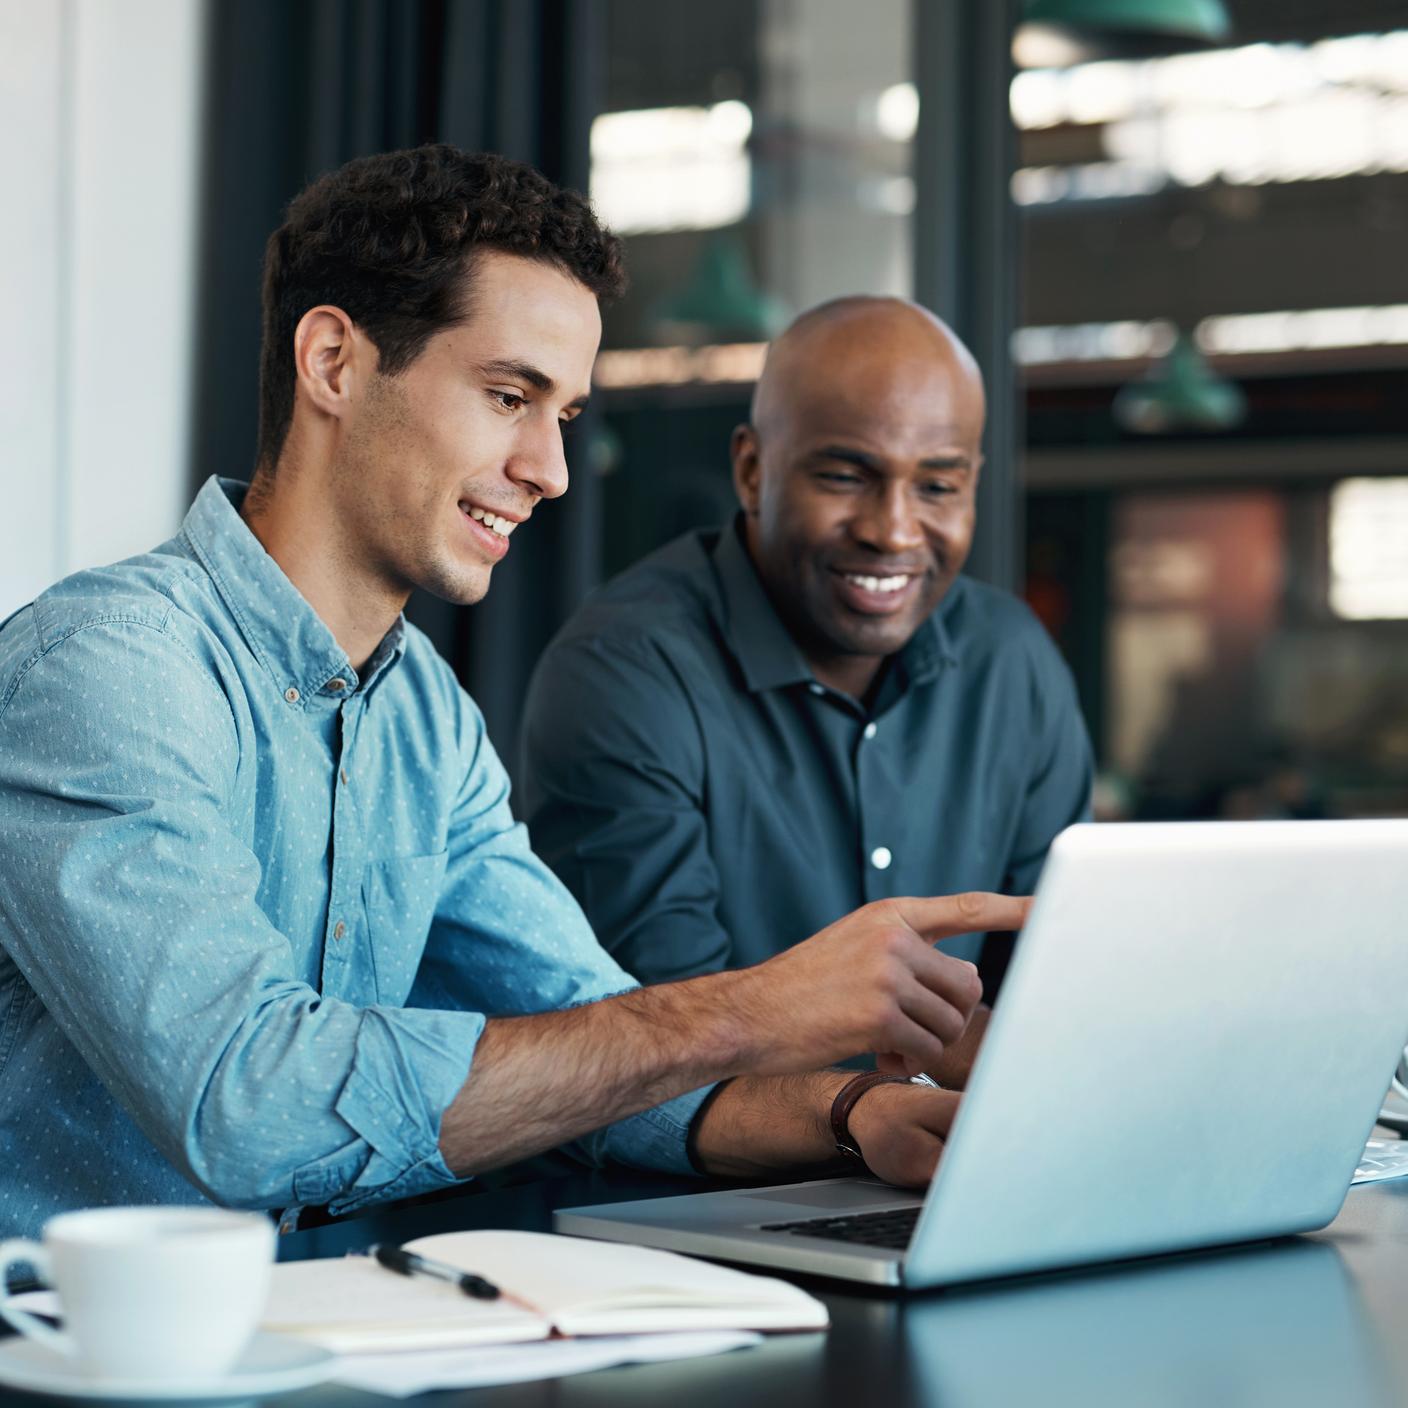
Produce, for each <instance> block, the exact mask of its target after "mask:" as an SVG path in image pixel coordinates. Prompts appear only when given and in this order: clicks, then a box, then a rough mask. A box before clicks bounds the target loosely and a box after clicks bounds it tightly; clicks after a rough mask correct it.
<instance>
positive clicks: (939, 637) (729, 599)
mask: <svg viewBox="0 0 1408 1408" xmlns="http://www.w3.org/2000/svg"><path fill="white" fill-rule="evenodd" d="M713 558H714V570H715V572H717V573H718V578H719V585H720V588H721V589H722V593H723V602H724V618H723V630H724V638H725V639H726V640H727V641H728V644H729V648H730V649H731V650H732V651H733V654H734V656H735V658H736V659H737V660H738V663H739V665H740V667H741V668H742V670H743V678H744V682H745V683H746V684H747V686H748V689H749V691H750V692H752V693H754V694H756V693H758V692H759V691H760V690H765V689H781V688H783V687H784V686H786V685H789V684H806V683H809V682H810V681H811V680H812V678H813V676H812V672H811V669H810V668H809V667H808V665H807V662H806V660H805V659H804V658H803V656H802V652H801V651H800V650H799V649H798V648H797V643H796V641H794V640H793V639H792V634H791V632H790V631H788V629H787V627H786V626H784V625H783V623H782V618H781V617H780V616H778V614H777V611H776V609H775V608H774V607H773V604H772V601H771V600H770V599H769V597H768V594H767V592H766V590H765V589H764V587H763V584H762V581H761V580H760V579H759V577H758V573H757V569H756V568H755V567H754V566H753V560H752V558H750V557H749V556H748V549H747V548H746V547H745V546H744V543H743V523H742V519H741V517H740V518H736V519H735V520H734V521H733V522H732V523H731V524H728V525H726V526H725V528H724V529H723V531H722V532H721V533H720V534H719V540H718V542H717V543H716V544H715V546H714V553H713ZM962 587H963V579H962V578H961V577H959V578H957V579H956V580H955V581H954V583H953V585H952V586H951V587H950V588H949V589H948V592H947V593H946V594H945V596H944V599H943V601H942V602H940V604H939V606H938V609H937V610H935V611H933V612H932V613H931V614H930V615H929V616H927V617H925V619H924V620H923V621H922V622H920V624H919V629H918V630H916V631H915V633H914V634H913V635H912V636H911V637H910V638H909V640H908V641H907V642H906V643H905V646H904V649H903V650H901V651H900V654H899V664H900V666H901V668H902V670H903V678H902V683H903V686H904V688H908V687H909V686H910V685H916V684H922V683H923V682H924V681H925V680H929V679H932V678H933V677H934V676H935V675H936V674H938V672H939V670H940V669H941V668H942V667H943V666H944V665H951V664H954V663H955V662H956V659H957V657H956V656H955V654H954V651H953V646H952V642H951V640H950V637H949V631H948V625H947V620H948V617H949V616H950V615H951V613H952V611H953V609H954V606H955V604H956V602H957V601H958V599H959V597H960V596H961V595H962Z"/></svg>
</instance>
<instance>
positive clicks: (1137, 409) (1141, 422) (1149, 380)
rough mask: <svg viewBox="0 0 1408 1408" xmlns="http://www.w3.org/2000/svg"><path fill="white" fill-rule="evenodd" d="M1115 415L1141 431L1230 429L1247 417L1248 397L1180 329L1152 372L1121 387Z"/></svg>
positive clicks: (1130, 428)
mask: <svg viewBox="0 0 1408 1408" xmlns="http://www.w3.org/2000/svg"><path fill="white" fill-rule="evenodd" d="M1114 413H1115V419H1116V420H1117V421H1118V422H1119V423H1120V424H1121V425H1122V426H1123V427H1124V428H1125V429H1126V430H1129V431H1133V432H1134V433H1135V434H1136V435H1171V434H1173V433H1175V432H1176V431H1187V430H1205V431H1216V430H1230V429H1231V428H1232V427H1233V426H1234V425H1238V424H1240V423H1241V421H1242V420H1243V418H1244V417H1245V416H1246V414H1247V398H1246V397H1245V396H1244V395H1243V394H1242V390H1241V388H1240V387H1239V386H1237V385H1236V383H1235V382H1231V381H1228V380H1227V379H1226V378H1225V377H1220V376H1218V374H1217V373H1216V372H1215V371H1213V369H1212V368H1211V367H1210V366H1208V364H1207V361H1206V360H1205V359H1204V357H1203V354H1202V353H1201V352H1199V351H1198V345H1197V343H1195V342H1194V341H1193V339H1192V338H1191V337H1189V336H1188V334H1187V333H1185V332H1180V333H1179V334H1178V337H1177V339H1176V341H1175V342H1174V344H1173V346H1172V347H1171V348H1170V349H1169V351H1168V354H1167V355H1166V356H1165V357H1163V358H1161V359H1160V360H1159V361H1158V362H1157V363H1155V365H1154V366H1153V367H1152V368H1151V369H1150V371H1149V374H1148V375H1147V376H1145V377H1144V378H1143V379H1142V380H1140V381H1131V382H1129V383H1128V384H1127V385H1126V386H1122V387H1121V388H1120V390H1119V393H1118V394H1117V395H1116V396H1115V403H1114Z"/></svg>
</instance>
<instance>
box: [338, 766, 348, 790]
mask: <svg viewBox="0 0 1408 1408" xmlns="http://www.w3.org/2000/svg"><path fill="white" fill-rule="evenodd" d="M337 775H338V776H339V777H340V778H341V779H342V785H343V786H344V787H346V786H347V769H346V768H338V770H337Z"/></svg>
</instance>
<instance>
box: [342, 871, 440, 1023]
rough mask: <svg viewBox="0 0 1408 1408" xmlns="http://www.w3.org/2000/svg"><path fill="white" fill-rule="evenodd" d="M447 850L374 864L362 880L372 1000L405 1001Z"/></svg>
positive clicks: (396, 1004) (432, 913) (397, 1003)
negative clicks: (373, 989) (373, 978)
mask: <svg viewBox="0 0 1408 1408" xmlns="http://www.w3.org/2000/svg"><path fill="white" fill-rule="evenodd" d="M447 854H448V853H447V852H445V851H437V852H436V853H435V854H434V855H428V856H390V857H388V858H387V859H385V860H374V861H372V862H371V863H370V864H369V865H368V866H367V869H366V874H365V875H364V876H363V877H362V898H363V901H364V903H365V904H366V909H367V933H368V934H369V936H370V938H371V951H372V966H373V969H374V970H375V976H376V996H377V1001H378V1002H382V1003H386V1004H387V1005H389V1006H393V1007H399V1006H400V1005H401V1004H402V1003H404V1002H405V1000H406V997H407V995H408V994H409V993H410V991H411V984H412V983H413V982H414V981H415V976H416V969H417V968H418V967H419V966H420V959H421V954H422V953H424V951H425V939H426V935H427V934H428V933H429V932H430V921H431V919H433V918H434V916H435V904H436V901H437V900H438V899H439V898H440V886H441V882H442V881H443V880H444V878H445V861H446V856H447Z"/></svg>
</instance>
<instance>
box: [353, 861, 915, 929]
mask: <svg viewBox="0 0 1408 1408" xmlns="http://www.w3.org/2000/svg"><path fill="white" fill-rule="evenodd" d="M885 854H886V855H889V852H888V851H886V852H885ZM885 864H886V865H888V864H889V861H886V862H885ZM346 932H347V925H345V924H344V923H343V922H342V920H340V919H339V920H338V921H337V924H336V925H335V926H334V928H333V931H332V936H333V938H335V939H340V938H342V936H343V935H344V934H346Z"/></svg>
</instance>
